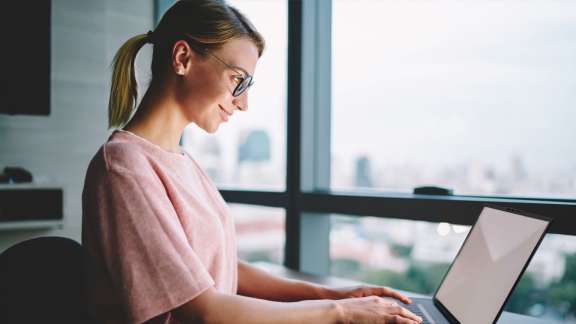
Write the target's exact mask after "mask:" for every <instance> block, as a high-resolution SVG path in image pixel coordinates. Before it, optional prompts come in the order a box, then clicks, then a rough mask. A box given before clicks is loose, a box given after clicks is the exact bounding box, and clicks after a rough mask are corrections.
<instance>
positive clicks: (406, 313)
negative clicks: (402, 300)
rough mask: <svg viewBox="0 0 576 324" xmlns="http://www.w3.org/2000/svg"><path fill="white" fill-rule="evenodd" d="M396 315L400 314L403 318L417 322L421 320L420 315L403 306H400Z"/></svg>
mask: <svg viewBox="0 0 576 324" xmlns="http://www.w3.org/2000/svg"><path fill="white" fill-rule="evenodd" d="M398 315H401V316H403V317H405V318H408V319H410V320H413V321H416V322H418V323H420V322H422V317H420V316H418V315H416V314H414V313H412V312H411V311H409V310H407V309H406V308H404V307H400V313H399V314H398Z"/></svg>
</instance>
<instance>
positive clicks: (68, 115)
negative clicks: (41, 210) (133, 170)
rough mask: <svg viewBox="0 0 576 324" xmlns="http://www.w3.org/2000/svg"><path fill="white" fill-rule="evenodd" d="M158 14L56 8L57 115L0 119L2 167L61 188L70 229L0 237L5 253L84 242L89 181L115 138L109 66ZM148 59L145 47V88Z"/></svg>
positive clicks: (59, 1) (132, 0) (94, 6)
mask: <svg viewBox="0 0 576 324" xmlns="http://www.w3.org/2000/svg"><path fill="white" fill-rule="evenodd" d="M32 6H33V5H32ZM153 8H154V6H153V0H147V1H142V0H53V1H52V66H51V70H52V82H51V83H52V91H51V113H50V116H46V117H41V116H7V115H0V168H4V167H5V166H21V167H24V168H26V169H28V170H30V171H31V172H32V173H33V175H34V177H35V178H36V179H38V180H39V181H43V182H44V184H45V185H46V186H59V187H62V188H63V190H64V226H63V228H62V229H58V230H18V231H15V230H10V231H8V230H1V231H0V251H2V250H4V249H6V248H8V247H9V246H11V245H12V244H14V243H17V242H19V241H22V240H24V239H28V238H32V237H35V236H43V235H59V236H66V237H71V238H74V239H76V240H78V241H80V234H81V221H82V202H81V194H82V186H83V183H84V175H85V172H86V168H87V166H88V163H89V161H90V159H91V158H92V156H93V155H94V153H95V152H96V151H97V150H98V148H99V146H100V145H101V144H102V143H103V142H104V141H105V140H106V139H107V137H108V135H109V131H108V130H107V109H108V108H107V104H108V93H109V84H110V81H109V80H110V74H111V70H110V63H111V61H112V58H113V56H114V54H115V52H116V50H117V49H118V47H120V45H122V43H123V42H124V41H125V40H127V39H128V38H129V37H131V36H134V35H136V34H142V33H146V32H147V31H148V30H149V29H152V28H153V17H154V16H153V13H154V12H153ZM31 10H33V8H31ZM150 53H151V48H150V46H145V48H144V52H141V55H140V57H139V59H138V65H139V66H140V67H141V68H142V70H143V71H144V72H143V73H142V74H141V75H140V76H141V77H140V78H139V80H142V81H144V82H143V83H144V84H145V83H146V80H147V79H149V56H150ZM30 95H33V94H32V93H31V94H30ZM23 101H24V102H25V98H23ZM30 203H33V202H30Z"/></svg>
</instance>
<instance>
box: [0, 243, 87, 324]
mask: <svg viewBox="0 0 576 324" xmlns="http://www.w3.org/2000/svg"><path fill="white" fill-rule="evenodd" d="M82 269H83V257H82V246H81V245H80V244H79V243H78V242H76V241H74V240H72V239H69V238H64V237H39V238H34V239H30V240H27V241H24V242H20V243H18V244H15V245H13V246H12V247H10V248H8V249H7V250H6V251H4V252H3V253H2V254H0V323H14V324H17V323H75V324H76V323H91V321H90V320H89V317H88V313H87V311H86V307H85V302H84V296H83V288H82V287H83V285H82V278H83V275H82V273H83V271H82Z"/></svg>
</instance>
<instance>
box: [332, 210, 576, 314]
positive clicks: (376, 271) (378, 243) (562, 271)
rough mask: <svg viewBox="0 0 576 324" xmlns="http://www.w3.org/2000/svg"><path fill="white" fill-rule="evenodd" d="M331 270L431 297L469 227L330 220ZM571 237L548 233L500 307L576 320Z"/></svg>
mask: <svg viewBox="0 0 576 324" xmlns="http://www.w3.org/2000/svg"><path fill="white" fill-rule="evenodd" d="M331 226H332V227H331V232H330V259H331V274H332V275H334V276H339V277H347V278H352V279H355V280H360V281H364V282H369V283H372V284H378V285H385V286H390V287H393V288H396V289H401V290H405V291H411V292H417V293H422V294H428V295H432V294H433V293H434V291H435V290H436V288H437V287H438V285H439V284H440V281H441V280H442V278H443V276H444V274H445V273H446V271H447V270H448V267H449V265H450V263H451V262H452V260H453V259H454V258H455V256H456V254H457V253H458V250H459V249H460V246H461V245H462V243H463V242H464V240H465V238H466V235H467V234H468V232H469V230H470V227H468V226H459V225H451V224H448V223H431V222H419V221H409V220H395V219H382V218H375V217H350V216H343V215H334V216H332V218H331ZM575 300H576V237H574V236H564V235H553V234H548V235H546V237H545V238H544V240H543V241H542V244H541V245H540V247H539V248H538V251H537V252H536V254H535V255H534V258H533V259H532V261H531V262H530V265H529V266H528V268H527V270H526V272H525V273H524V275H523V276H522V278H521V279H520V282H519V283H518V285H517V286H516V288H515V290H514V292H513V294H512V296H511V297H510V300H508V303H507V304H506V307H505V310H507V311H510V312H515V313H521V314H527V315H531V316H536V317H543V318H551V319H557V320H561V321H564V322H567V323H576V304H575V303H574V301H575Z"/></svg>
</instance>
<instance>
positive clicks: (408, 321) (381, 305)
mask: <svg viewBox="0 0 576 324" xmlns="http://www.w3.org/2000/svg"><path fill="white" fill-rule="evenodd" d="M335 302H336V305H337V306H338V310H339V313H340V314H341V318H342V323H345V324H357V323H358V324H360V323H361V324H391V323H393V324H418V323H421V322H422V318H420V317H419V316H416V315H415V314H413V313H412V312H410V311H409V310H407V309H406V308H404V307H402V306H400V305H399V304H398V303H396V302H395V301H392V300H391V299H387V298H382V297H377V296H369V297H361V298H348V299H340V300H336V301H335Z"/></svg>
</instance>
